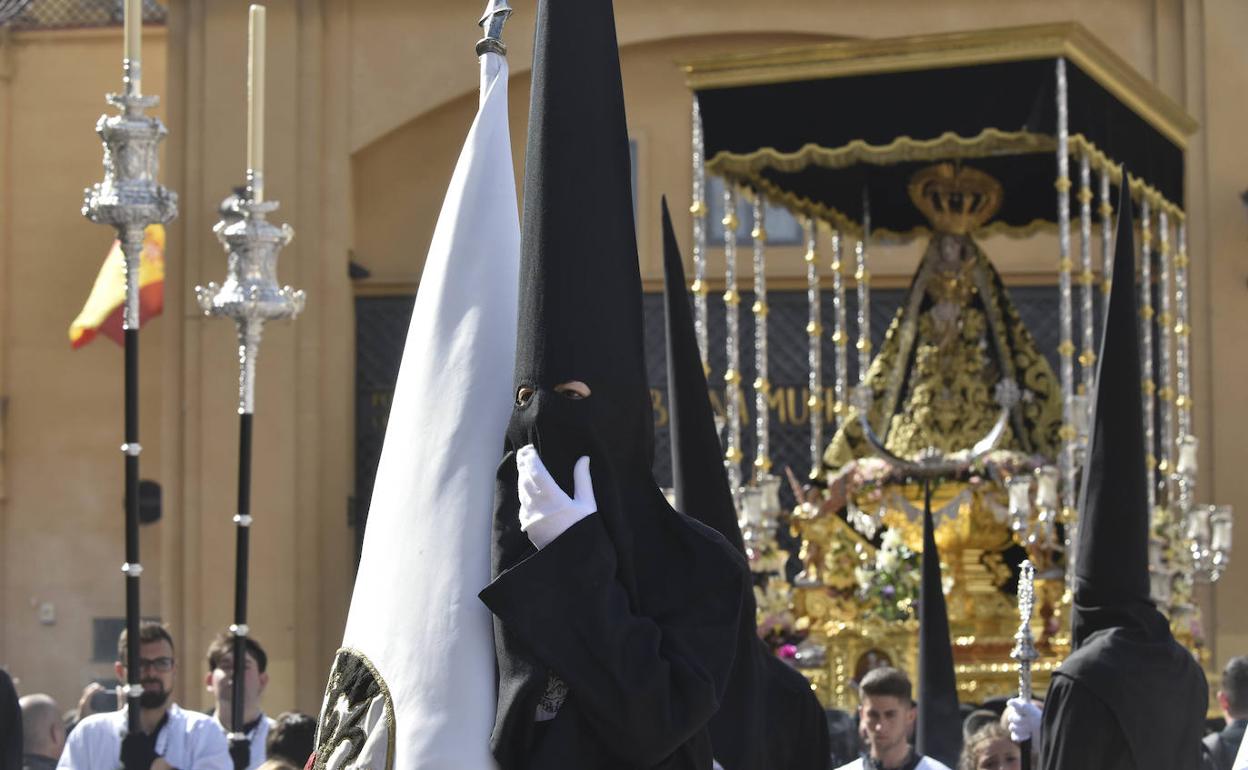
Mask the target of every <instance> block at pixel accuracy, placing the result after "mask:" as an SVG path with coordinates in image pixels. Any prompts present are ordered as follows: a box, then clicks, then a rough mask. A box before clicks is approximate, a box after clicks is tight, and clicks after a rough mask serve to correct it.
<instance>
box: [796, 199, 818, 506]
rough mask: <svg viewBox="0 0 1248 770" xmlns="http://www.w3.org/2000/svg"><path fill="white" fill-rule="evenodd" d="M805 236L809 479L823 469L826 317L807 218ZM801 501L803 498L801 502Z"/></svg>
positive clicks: (814, 237) (813, 228)
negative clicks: (822, 306)
mask: <svg viewBox="0 0 1248 770" xmlns="http://www.w3.org/2000/svg"><path fill="white" fill-rule="evenodd" d="M803 227H804V229H805V234H806V256H805V260H806V305H807V310H808V313H809V314H808V316H807V320H806V336H807V337H808V338H809V346H810V347H809V348H808V349H807V352H806V363H807V365H808V367H809V369H810V373H809V376H808V380H807V390H809V391H810V396H809V397H808V398H807V399H806V406H807V408H809V409H810V478H812V479H817V478H819V471H820V470H821V469H822V467H823V321H822V318H823V314H822V309H821V303H820V296H819V292H820V290H819V238H818V236H819V228H818V225H816V224H815V220H814V219H812V218H811V217H807V218H806V221H805V222H804V223H803ZM799 500H800V498H799Z"/></svg>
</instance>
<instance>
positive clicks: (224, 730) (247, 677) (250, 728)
mask: <svg viewBox="0 0 1248 770" xmlns="http://www.w3.org/2000/svg"><path fill="white" fill-rule="evenodd" d="M243 644H244V645H245V646H246V650H247V653H246V655H245V663H244V669H243V682H244V687H243V728H242V732H243V734H245V735H246V736H247V742H248V745H249V749H248V750H249V752H250V753H249V755H248V757H247V764H246V768H247V770H256V768H257V767H259V766H260V765H261V764H263V763H264V759H265V756H264V745H265V742H266V741H267V739H268V737H269V730H270V729H271V728H272V727H273V720H272V719H270V718H269V717H267V716H265V714H264V712H263V711H261V710H260V694H261V693H263V692H264V688H265V687H267V686H268V684H269V675H268V673H266V672H265V669H266V668H268V665H269V656H268V655H267V654H266V653H265V651H264V648H263V647H261V646H260V643H259V642H257V641H256V640H255V639H252V638H251V637H250V636H249V637H247V638H246V640H244V642H243ZM204 687H206V688H207V689H208V692H210V693H212V697H213V698H214V699H215V701H216V704H217V707H216V709H215V710H214V711H213V720H214V721H215V722H216V723H217V726H218V727H219V728H220V729H221V734H222V735H224V736H226V737H227V739H228V737H229V734H230V732H231V728H232V727H233V724H234V723H233V717H232V715H233V713H234V712H233V703H234V700H233V699H234V637H233V636H232V635H231V634H228V633H221V634H218V635H217V638H216V639H213V640H212V644H211V645H210V646H209V647H208V673H207V675H206V676H204ZM240 764H241V762H235V763H234V766H235V768H236V769H237V768H238V767H239V766H240Z"/></svg>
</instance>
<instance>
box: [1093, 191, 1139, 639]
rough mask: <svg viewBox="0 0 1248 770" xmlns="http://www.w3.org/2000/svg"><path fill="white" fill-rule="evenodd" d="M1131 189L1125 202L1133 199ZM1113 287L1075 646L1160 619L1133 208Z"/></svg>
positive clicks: (1122, 225)
mask: <svg viewBox="0 0 1248 770" xmlns="http://www.w3.org/2000/svg"><path fill="white" fill-rule="evenodd" d="M1125 193H1126V191H1125V189H1124V190H1123V191H1122V194H1121V195H1120V198H1119V200H1127V199H1128V198H1127V196H1126V194H1125ZM1112 276H1113V279H1112V280H1113V284H1112V285H1113V288H1112V290H1111V292H1110V297H1109V304H1108V308H1107V310H1106V316H1105V333H1104V336H1103V337H1102V340H1101V353H1100V359H1099V363H1098V366H1097V377H1096V383H1097V388H1096V404H1095V411H1094V412H1093V426H1092V438H1091V446H1090V449H1089V451H1088V456H1087V460H1086V462H1085V466H1084V470H1083V489H1082V491H1081V494H1080V505H1079V510H1080V511H1081V512H1082V515H1081V517H1080V522H1079V531H1078V542H1077V544H1076V551H1075V559H1076V561H1075V580H1074V606H1073V608H1072V611H1071V620H1072V642H1073V644H1074V647H1075V648H1078V647H1079V646H1080V644H1082V642H1083V641H1084V640H1085V639H1086V638H1087V637H1088V636H1089V635H1090V634H1092V633H1094V632H1095V631H1098V630H1103V629H1107V628H1111V627H1123V628H1137V629H1139V630H1146V629H1149V628H1151V627H1153V626H1155V625H1156V620H1157V618H1158V617H1160V615H1159V613H1158V612H1157V610H1156V609H1154V608H1153V604H1152V600H1151V598H1150V583H1149V576H1148V538H1149V512H1148V484H1149V481H1148V473H1147V470H1146V468H1145V453H1146V449H1145V441H1144V425H1143V422H1142V421H1141V419H1140V415H1142V414H1143V413H1144V395H1143V392H1142V387H1141V383H1142V381H1143V376H1144V375H1143V373H1142V372H1143V369H1142V367H1141V365H1140V341H1139V336H1138V330H1139V312H1138V310H1137V306H1136V292H1137V291H1138V289H1137V287H1136V282H1135V243H1134V240H1133V228H1132V217H1131V209H1130V207H1122V208H1120V211H1119V215H1118V229H1117V233H1116V236H1115V242H1114V267H1113V273H1112Z"/></svg>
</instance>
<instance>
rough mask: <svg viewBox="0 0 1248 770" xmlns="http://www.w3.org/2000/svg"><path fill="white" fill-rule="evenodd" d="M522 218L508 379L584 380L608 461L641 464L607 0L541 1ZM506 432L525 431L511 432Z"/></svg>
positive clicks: (648, 447)
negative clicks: (512, 352) (511, 371)
mask: <svg viewBox="0 0 1248 770" xmlns="http://www.w3.org/2000/svg"><path fill="white" fill-rule="evenodd" d="M521 225H522V230H523V232H522V239H521V258H520V314H519V337H518V340H517V345H516V387H517V388H520V387H531V388H534V389H535V390H536V391H537V394H536V396H535V398H537V399H549V398H552V395H551V393H552V390H551V389H553V388H554V387H555V386H556V385H558V384H559V383H562V382H568V381H571V380H579V381H582V382H584V383H586V384H587V385H589V387H590V389H591V391H592V395H591V396H590V398H589V399H586V401H585V403H584V406H586V407H587V408H586V409H584V410H581V411H588V412H592V413H593V414H592V422H593V428H594V431H595V433H596V434H597V437H598V439H599V440H601V441H602V442H603V444H604V445H605V447H606V448H607V450H608V451H609V452H610V454H611V456H612V461H613V462H614V463H615V464H616V465H617V466H618V467H617V470H618V471H619V472H628V471H630V470H631V471H638V470H641V469H646V470H647V471H648V469H649V468H650V465H651V462H652V459H653V455H654V442H653V413H652V411H651V405H650V393H649V387H648V384H647V382H646V367H645V358H644V355H643V342H642V340H643V337H642V309H641V296H642V295H641V274H640V271H639V268H638V260H637V243H636V236H635V233H634V219H633V198H632V166H631V162H630V159H629V143H628V129H627V123H626V121H625V114H624V90H623V86H622V84H621V80H620V62H619V53H618V50H617V44H616V36H615V20H614V16H613V13H612V6H611V3H610V2H609V0H577V2H566V1H559V2H556V1H554V0H543V2H542V3H541V4H540V6H539V9H538V16H537V39H536V43H535V50H534V60H533V87H532V101H531V103H530V110H529V135H528V147H527V150H526V155H525V176H524V212H523V216H522V221H521ZM595 404H604V405H605V404H609V405H610V408H609V409H598V408H597V407H595ZM512 427H513V429H514V428H517V427H521V428H526V426H517V425H515V424H514V421H513V426H512ZM526 430H527V428H526ZM511 437H512V438H513V439H516V440H521V441H523V436H520V435H516V434H515V432H514V431H513V432H512V434H511ZM534 443H535V444H536V445H537V448H538V451H539V453H540V452H544V451H545V450H544V448H543V447H542V446H541V442H540V440H535V441H534ZM543 456H545V455H543ZM552 459H553V458H552ZM571 459H572V460H574V459H575V458H571ZM556 465H557V466H558V467H552V468H551V472H552V473H553V474H555V478H556V479H558V480H559V481H560V482H561V483H567V482H569V481H570V478H571V465H570V463H563V462H559V463H557V464H556ZM563 465H567V466H568V467H567V468H566V469H565V468H563V467H562V466H563Z"/></svg>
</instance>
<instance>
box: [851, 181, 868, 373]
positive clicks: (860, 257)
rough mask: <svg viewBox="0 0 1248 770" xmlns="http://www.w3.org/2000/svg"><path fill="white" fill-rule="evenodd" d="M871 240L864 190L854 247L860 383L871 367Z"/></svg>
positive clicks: (866, 199)
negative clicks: (869, 247) (869, 245)
mask: <svg viewBox="0 0 1248 770" xmlns="http://www.w3.org/2000/svg"><path fill="white" fill-rule="evenodd" d="M870 240H871V199H870V198H869V197H868V196H867V191H866V190H865V189H864V190H863V191H862V237H861V238H859V239H858V243H857V245H856V246H855V248H854V252H855V257H856V258H857V261H858V269H857V270H856V271H855V272H854V278H855V280H857V282H858V384H859V385H863V384H865V383H866V381H867V369H869V368H871V272H870V271H869V270H867V243H868V242H869V241H870Z"/></svg>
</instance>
